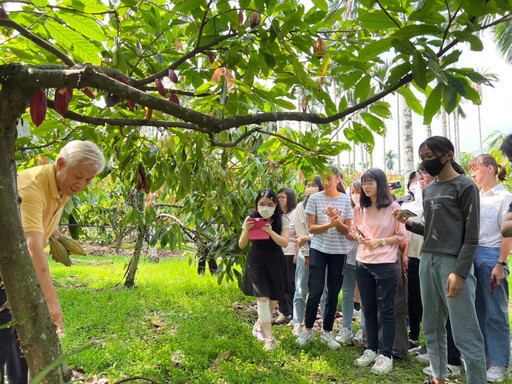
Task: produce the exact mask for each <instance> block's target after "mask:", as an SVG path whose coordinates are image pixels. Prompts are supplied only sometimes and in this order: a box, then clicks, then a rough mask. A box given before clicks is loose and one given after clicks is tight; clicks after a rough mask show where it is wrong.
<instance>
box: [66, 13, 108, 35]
mask: <svg viewBox="0 0 512 384" xmlns="http://www.w3.org/2000/svg"><path fill="white" fill-rule="evenodd" d="M59 17H60V18H61V19H62V20H63V21H64V22H66V24H68V25H69V26H70V27H71V28H73V29H74V30H75V31H77V32H79V33H81V34H82V35H84V36H85V37H88V38H90V39H93V40H95V41H105V40H106V37H105V33H103V30H102V29H101V28H100V26H99V25H98V24H96V22H95V21H94V19H91V18H89V17H85V16H82V15H80V14H77V13H73V14H71V13H68V12H59Z"/></svg>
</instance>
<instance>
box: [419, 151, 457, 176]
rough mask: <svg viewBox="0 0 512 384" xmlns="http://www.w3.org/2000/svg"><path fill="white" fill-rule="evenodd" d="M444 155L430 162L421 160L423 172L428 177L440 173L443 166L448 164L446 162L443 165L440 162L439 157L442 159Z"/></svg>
mask: <svg viewBox="0 0 512 384" xmlns="http://www.w3.org/2000/svg"><path fill="white" fill-rule="evenodd" d="M444 155H445V154H442V155H441V156H439V157H436V158H435V159H432V160H423V167H425V170H426V171H427V172H428V174H429V175H430V176H437V175H439V174H440V173H441V171H442V170H443V168H444V166H445V165H446V164H448V161H450V160H447V161H446V162H445V163H444V164H443V163H442V162H441V157H443V156H444Z"/></svg>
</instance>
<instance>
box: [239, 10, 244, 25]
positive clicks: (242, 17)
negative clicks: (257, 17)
mask: <svg viewBox="0 0 512 384" xmlns="http://www.w3.org/2000/svg"><path fill="white" fill-rule="evenodd" d="M238 23H239V24H240V25H242V24H243V23H244V13H243V12H242V10H240V11H238Z"/></svg>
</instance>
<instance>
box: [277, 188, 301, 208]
mask: <svg viewBox="0 0 512 384" xmlns="http://www.w3.org/2000/svg"><path fill="white" fill-rule="evenodd" d="M283 192H284V193H285V195H286V209H287V212H286V213H290V212H291V211H293V210H294V209H295V208H297V195H296V194H295V191H294V190H293V189H291V188H281V189H280V190H279V191H277V194H278V195H279V194H280V193H283Z"/></svg>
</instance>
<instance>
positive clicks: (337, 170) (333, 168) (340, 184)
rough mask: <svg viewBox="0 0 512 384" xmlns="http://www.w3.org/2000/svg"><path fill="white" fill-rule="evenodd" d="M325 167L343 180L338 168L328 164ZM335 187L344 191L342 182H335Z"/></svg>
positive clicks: (339, 190)
mask: <svg viewBox="0 0 512 384" xmlns="http://www.w3.org/2000/svg"><path fill="white" fill-rule="evenodd" d="M327 168H329V169H330V170H331V171H332V173H334V176H336V178H338V177H339V178H340V179H341V180H343V175H342V174H341V172H340V170H339V169H338V168H336V167H335V166H334V165H329V166H328V167H327ZM336 189H337V191H338V192H341V193H345V187H344V186H343V183H342V182H339V181H338V184H336Z"/></svg>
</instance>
